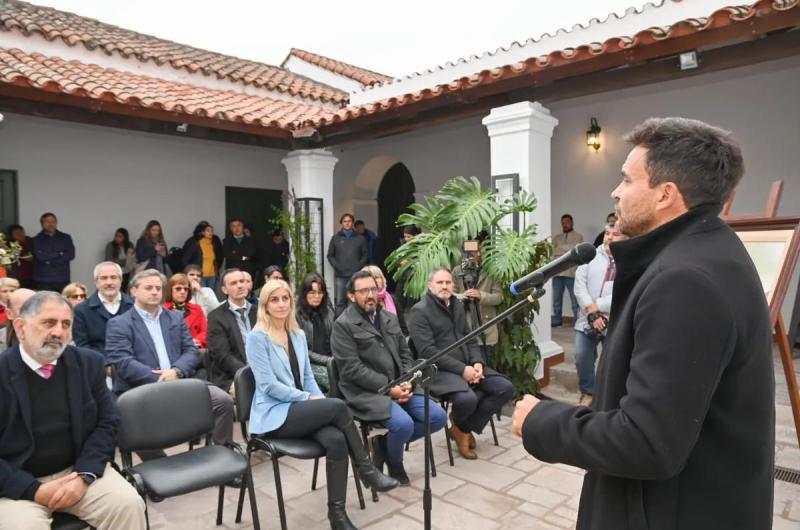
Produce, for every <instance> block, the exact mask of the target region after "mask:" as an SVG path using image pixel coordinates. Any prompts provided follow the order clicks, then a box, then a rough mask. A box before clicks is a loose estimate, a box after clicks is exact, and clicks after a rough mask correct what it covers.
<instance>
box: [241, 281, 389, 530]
mask: <svg viewBox="0 0 800 530" xmlns="http://www.w3.org/2000/svg"><path fill="white" fill-rule="evenodd" d="M246 350H247V362H248V364H249V365H250V366H251V367H252V369H253V375H254V376H255V381H256V392H255V395H254V396H253V407H252V410H251V412H250V424H249V429H250V432H251V433H252V434H254V435H259V436H264V437H268V438H311V439H313V440H315V441H316V442H317V443H319V444H320V445H321V446H322V447H323V448H324V449H325V460H326V464H325V469H326V474H327V483H328V486H327V489H328V520H329V521H330V525H331V529H332V530H356V527H355V526H354V525H353V523H352V522H351V521H350V519H349V518H348V516H347V512H346V510H345V500H346V495H347V473H348V466H349V462H348V453H349V454H350V457H352V458H353V461H354V463H355V466H356V469H357V470H358V475H359V476H360V478H361V480H362V482H363V483H364V485H366V486H367V487H368V488H374V489H375V490H376V491H388V490H391V489H393V488H396V487H397V486H398V482H397V481H396V480H395V479H393V478H390V477H387V476H386V475H384V474H383V473H381V472H380V471H378V470H377V469H375V466H373V465H372V462H370V460H369V457H368V455H367V451H366V450H365V449H364V446H363V445H362V444H361V437H360V436H359V433H358V429H357V428H356V426H355V424H354V423H353V416H352V415H351V414H350V410H349V409H348V408H347V405H346V404H345V403H344V401H341V400H339V399H335V398H325V396H324V395H323V394H322V392H321V391H320V389H319V387H318V386H317V382H316V381H315V380H314V374H313V372H312V371H311V363H310V362H309V357H308V346H307V344H306V338H305V334H304V333H303V331H302V330H301V329H300V326H299V325H298V324H297V319H296V318H295V307H294V298H293V296H292V293H291V290H290V288H289V284H288V283H286V282H285V281H283V280H269V281H268V282H267V283H266V284H264V287H262V288H261V294H260V296H259V299H258V318H257V321H256V325H255V326H254V327H253V331H251V332H250V333H249V334H248V335H247V347H246Z"/></svg>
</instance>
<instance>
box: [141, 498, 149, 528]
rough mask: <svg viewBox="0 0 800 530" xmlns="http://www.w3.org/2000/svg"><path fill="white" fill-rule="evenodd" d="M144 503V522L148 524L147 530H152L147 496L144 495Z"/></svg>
mask: <svg viewBox="0 0 800 530" xmlns="http://www.w3.org/2000/svg"><path fill="white" fill-rule="evenodd" d="M142 500H143V501H144V522H145V523H147V530H150V513H149V512H148V511H147V496H146V495H142Z"/></svg>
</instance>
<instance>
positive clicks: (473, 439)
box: [467, 432, 478, 449]
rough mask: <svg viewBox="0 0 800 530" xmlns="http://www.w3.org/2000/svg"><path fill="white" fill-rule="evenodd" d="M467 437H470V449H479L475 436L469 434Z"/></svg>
mask: <svg viewBox="0 0 800 530" xmlns="http://www.w3.org/2000/svg"><path fill="white" fill-rule="evenodd" d="M467 436H469V448H470V449H475V448H476V447H478V442H476V441H475V435H474V434H472V433H471V432H469V433H467Z"/></svg>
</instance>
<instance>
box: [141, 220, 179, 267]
mask: <svg viewBox="0 0 800 530" xmlns="http://www.w3.org/2000/svg"><path fill="white" fill-rule="evenodd" d="M145 269H156V270H157V271H159V272H160V273H162V274H163V275H165V276H170V275H171V272H172V271H170V270H169V266H168V265H167V243H166V241H164V231H163V230H162V229H161V223H159V222H158V221H156V220H155V219H153V220H151V221H149V222H148V223H147V226H145V227H144V230H143V231H142V235H141V236H139V239H138V240H137V241H136V269H135V271H134V274H135V273H136V272H139V271H142V270H145Z"/></svg>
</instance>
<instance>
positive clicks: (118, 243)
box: [105, 228, 136, 292]
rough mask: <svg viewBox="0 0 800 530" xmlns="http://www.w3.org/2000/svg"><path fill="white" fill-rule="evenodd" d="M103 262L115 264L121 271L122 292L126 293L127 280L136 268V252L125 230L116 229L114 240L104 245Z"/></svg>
mask: <svg viewBox="0 0 800 530" xmlns="http://www.w3.org/2000/svg"><path fill="white" fill-rule="evenodd" d="M105 260H106V261H111V262H114V263H116V264H117V265H119V268H120V269H122V292H127V291H128V280H129V279H130V276H131V272H133V269H135V268H136V251H135V250H134V249H133V244H131V238H130V236H129V235H128V230H127V229H126V228H117V231H116V232H115V233H114V239H112V240H111V241H109V242H108V244H107V245H106V258H105Z"/></svg>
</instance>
